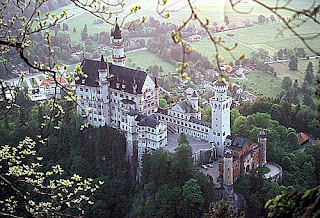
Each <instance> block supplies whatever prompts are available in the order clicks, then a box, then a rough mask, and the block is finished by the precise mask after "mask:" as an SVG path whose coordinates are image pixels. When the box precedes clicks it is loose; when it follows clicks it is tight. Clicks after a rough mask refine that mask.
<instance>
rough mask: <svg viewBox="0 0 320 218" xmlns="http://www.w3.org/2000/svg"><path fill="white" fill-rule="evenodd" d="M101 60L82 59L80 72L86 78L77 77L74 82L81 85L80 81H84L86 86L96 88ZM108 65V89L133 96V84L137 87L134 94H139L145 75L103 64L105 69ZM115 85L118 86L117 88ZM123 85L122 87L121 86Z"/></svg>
mask: <svg viewBox="0 0 320 218" xmlns="http://www.w3.org/2000/svg"><path fill="white" fill-rule="evenodd" d="M101 62H102V60H100V61H97V60H90V59H84V60H83V61H82V63H81V68H82V72H83V73H85V74H86V75H87V76H88V77H87V78H84V77H83V76H81V75H80V76H79V77H80V79H79V80H78V81H77V82H76V83H77V84H78V85H82V80H83V79H84V80H85V84H84V85H86V86H91V87H97V86H99V69H101V68H100V67H101V66H103V63H101ZM107 65H109V73H110V74H111V75H113V77H112V78H111V79H110V80H109V81H110V87H111V88H113V89H117V90H123V91H124V92H127V93H131V94H134V92H133V84H136V85H137V89H136V94H141V90H142V87H143V84H144V82H145V80H146V77H147V73H146V72H143V71H140V70H134V69H130V68H127V67H121V66H116V65H113V64H111V63H105V66H106V67H107ZM117 83H118V84H119V86H117ZM123 85H124V86H123Z"/></svg>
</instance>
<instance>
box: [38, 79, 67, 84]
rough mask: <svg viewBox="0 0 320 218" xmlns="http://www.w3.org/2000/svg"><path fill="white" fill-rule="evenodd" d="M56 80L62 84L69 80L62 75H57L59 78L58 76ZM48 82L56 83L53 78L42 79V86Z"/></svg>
mask: <svg viewBox="0 0 320 218" xmlns="http://www.w3.org/2000/svg"><path fill="white" fill-rule="evenodd" d="M56 81H57V82H59V83H62V84H63V83H67V82H68V81H67V80H66V79H64V78H62V77H57V78H56ZM47 83H49V84H53V83H55V81H54V79H53V78H49V79H44V80H42V81H41V84H40V86H44V85H45V84H47Z"/></svg>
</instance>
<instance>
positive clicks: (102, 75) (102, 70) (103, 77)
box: [98, 55, 109, 84]
mask: <svg viewBox="0 0 320 218" xmlns="http://www.w3.org/2000/svg"><path fill="white" fill-rule="evenodd" d="M98 72H99V82H100V84H103V83H106V82H107V79H108V74H109V69H108V64H107V62H105V61H104V57H103V55H101V60H100V66H99V69H98Z"/></svg>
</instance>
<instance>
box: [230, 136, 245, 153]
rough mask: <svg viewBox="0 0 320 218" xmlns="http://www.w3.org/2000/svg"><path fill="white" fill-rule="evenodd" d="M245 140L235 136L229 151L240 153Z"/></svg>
mask: <svg viewBox="0 0 320 218" xmlns="http://www.w3.org/2000/svg"><path fill="white" fill-rule="evenodd" d="M245 142H246V140H245V138H242V137H239V136H236V137H235V138H234V140H233V142H232V144H231V149H232V150H235V151H241V150H242V148H243V147H244V145H245Z"/></svg>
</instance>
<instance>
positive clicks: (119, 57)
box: [110, 23, 126, 67]
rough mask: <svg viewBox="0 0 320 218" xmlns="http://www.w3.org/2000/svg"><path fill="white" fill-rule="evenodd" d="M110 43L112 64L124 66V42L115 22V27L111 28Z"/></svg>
mask: <svg viewBox="0 0 320 218" xmlns="http://www.w3.org/2000/svg"><path fill="white" fill-rule="evenodd" d="M110 43H111V47H112V60H113V64H114V65H117V66H122V67H124V66H125V62H126V55H125V53H124V42H123V37H122V34H121V30H120V27H119V25H118V23H116V26H115V28H114V29H112V30H111V34H110Z"/></svg>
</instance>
